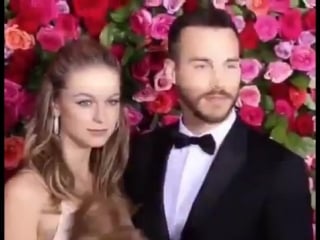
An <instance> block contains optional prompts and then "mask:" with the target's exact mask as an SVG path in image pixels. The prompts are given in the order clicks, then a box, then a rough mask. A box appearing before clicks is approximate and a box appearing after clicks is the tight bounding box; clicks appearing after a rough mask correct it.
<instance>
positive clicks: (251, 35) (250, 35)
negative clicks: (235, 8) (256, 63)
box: [240, 22, 259, 50]
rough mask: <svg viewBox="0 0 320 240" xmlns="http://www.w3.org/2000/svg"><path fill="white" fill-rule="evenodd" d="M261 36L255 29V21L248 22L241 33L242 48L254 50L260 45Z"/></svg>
mask: <svg viewBox="0 0 320 240" xmlns="http://www.w3.org/2000/svg"><path fill="white" fill-rule="evenodd" d="M258 43H259V38H258V35H257V32H256V30H255V29H254V24H253V22H247V23H246V26H245V28H244V29H243V30H242V32H241V33H240V44H241V48H242V49H248V50H253V49H256V48H257V47H258Z"/></svg>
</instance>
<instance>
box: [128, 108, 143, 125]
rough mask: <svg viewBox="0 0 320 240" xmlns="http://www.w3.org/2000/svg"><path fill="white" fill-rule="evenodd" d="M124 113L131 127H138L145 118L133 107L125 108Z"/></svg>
mask: <svg viewBox="0 0 320 240" xmlns="http://www.w3.org/2000/svg"><path fill="white" fill-rule="evenodd" d="M124 113H125V116H126V119H127V121H128V123H129V126H131V127H134V126H137V125H138V124H139V123H140V122H141V120H142V118H143V115H142V114H141V113H140V112H139V111H137V110H136V109H134V108H133V107H131V106H125V107H124Z"/></svg>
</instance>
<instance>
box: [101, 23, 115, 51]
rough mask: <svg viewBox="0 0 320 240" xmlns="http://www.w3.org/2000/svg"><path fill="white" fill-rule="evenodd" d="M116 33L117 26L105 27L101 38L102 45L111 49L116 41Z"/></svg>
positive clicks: (108, 25) (111, 24) (109, 25)
mask: <svg viewBox="0 0 320 240" xmlns="http://www.w3.org/2000/svg"><path fill="white" fill-rule="evenodd" d="M115 31H116V30H115V25H114V24H113V23H110V24H107V25H105V26H104V28H103V29H102V31H101V33H100V36H99V40H100V43H101V44H102V45H103V46H105V47H109V46H110V45H111V44H112V42H113V41H114V32H115Z"/></svg>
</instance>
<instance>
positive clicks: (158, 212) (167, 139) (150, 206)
mask: <svg viewBox="0 0 320 240" xmlns="http://www.w3.org/2000/svg"><path fill="white" fill-rule="evenodd" d="M177 128H178V124H174V125H171V126H169V127H166V128H163V129H161V130H159V132H158V133H157V134H156V135H155V138H154V139H153V140H154V142H153V146H152V147H153V151H152V154H151V157H152V158H153V159H152V162H153V165H152V171H153V173H154V174H153V179H152V180H151V181H153V183H154V184H152V186H153V189H152V191H150V193H151V194H150V196H149V201H148V202H147V204H146V205H145V206H144V213H143V214H142V215H141V218H144V219H143V222H144V225H148V227H145V229H146V230H147V231H148V232H149V231H150V232H149V233H148V236H150V237H152V239H169V231H168V226H167V221H166V216H165V211H164V204H163V185H164V178H165V171H166V166H167V159H168V156H169V153H170V150H171V148H172V146H173V142H172V131H176V129H177Z"/></svg>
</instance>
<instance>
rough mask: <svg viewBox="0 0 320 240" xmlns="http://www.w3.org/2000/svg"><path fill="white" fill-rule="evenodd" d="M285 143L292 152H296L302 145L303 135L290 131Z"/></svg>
mask: <svg viewBox="0 0 320 240" xmlns="http://www.w3.org/2000/svg"><path fill="white" fill-rule="evenodd" d="M284 145H285V147H287V148H288V149H289V150H291V151H292V152H295V151H296V150H297V149H298V148H299V147H300V146H301V137H300V136H299V135H298V134H296V133H293V132H289V133H288V134H287V136H286V139H285V142H284Z"/></svg>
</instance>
